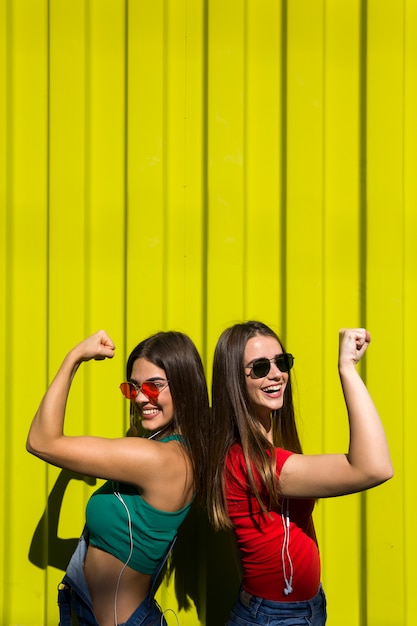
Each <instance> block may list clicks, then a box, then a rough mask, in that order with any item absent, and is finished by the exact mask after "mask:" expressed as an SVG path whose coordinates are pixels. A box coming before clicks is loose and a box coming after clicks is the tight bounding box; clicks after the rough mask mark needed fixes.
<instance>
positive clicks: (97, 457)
mask: <svg viewBox="0 0 417 626" xmlns="http://www.w3.org/2000/svg"><path fill="white" fill-rule="evenodd" d="M114 352H115V346H114V343H113V341H112V340H111V339H110V337H109V336H108V335H107V333H106V332H105V331H98V332H97V333H95V334H94V335H92V336H91V337H88V338H87V339H85V340H84V341H82V342H81V343H79V344H77V345H76V346H75V347H74V348H73V349H72V350H71V351H70V352H69V353H68V354H67V356H66V357H65V358H64V360H63V362H62V365H61V367H60V368H59V370H58V372H57V374H56V376H55V378H54V379H53V381H52V382H51V384H50V386H49V388H48V390H47V391H46V393H45V395H44V397H43V399H42V402H41V403H40V406H39V408H38V410H37V412H36V414H35V417H34V418H33V421H32V424H31V426H30V430H29V434H28V438H27V443H26V448H27V450H28V451H29V452H30V453H31V454H34V455H35V456H37V457H39V458H40V459H42V460H44V461H46V462H48V463H51V464H53V465H56V466H58V467H62V468H64V469H67V470H70V471H74V472H78V473H80V474H85V475H89V476H95V477H97V478H110V479H114V480H120V481H126V482H134V483H138V484H140V483H141V482H143V483H145V484H146V483H147V482H149V480H150V476H151V474H152V472H153V470H154V468H155V467H159V466H160V465H161V464H162V461H163V459H161V458H160V455H161V453H162V451H163V452H165V451H166V448H164V447H163V446H158V445H157V444H156V443H155V442H153V441H148V440H145V439H141V438H137V437H128V438H126V437H122V438H115V439H110V438H103V437H91V436H83V435H81V436H76V437H74V436H66V435H65V433H64V419H65V410H66V404H67V400H68V394H69V392H70V388H71V384H72V381H73V379H74V376H75V374H76V372H77V370H78V368H79V366H80V364H81V363H82V362H83V361H89V360H92V359H95V360H103V359H106V358H112V357H113V356H114ZM165 453H166V452H165Z"/></svg>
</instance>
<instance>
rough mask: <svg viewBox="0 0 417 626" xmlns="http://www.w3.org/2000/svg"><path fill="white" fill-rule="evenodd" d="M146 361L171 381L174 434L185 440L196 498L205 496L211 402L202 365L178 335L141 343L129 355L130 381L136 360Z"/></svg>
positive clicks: (159, 336)
mask: <svg viewBox="0 0 417 626" xmlns="http://www.w3.org/2000/svg"><path fill="white" fill-rule="evenodd" d="M141 357H142V358H145V359H147V360H148V361H150V362H151V363H153V364H154V365H156V366H157V367H160V368H161V369H163V370H164V371H165V374H166V377H167V379H168V380H169V388H170V391H171V396H172V402H173V406H174V419H173V425H172V430H173V431H174V430H176V429H179V430H180V432H181V435H182V436H183V438H184V442H185V449H186V450H187V452H188V454H189V456H190V458H191V462H192V465H193V471H194V484H195V491H196V497H197V499H198V500H204V499H205V495H206V471H207V470H206V465H207V442H206V437H205V432H206V428H207V423H208V419H209V401H208V392H207V383H206V378H205V375H204V369H203V364H202V362H201V358H200V355H199V353H198V352H197V349H196V347H195V345H194V343H193V342H192V340H191V339H190V338H189V337H188V336H187V335H185V334H183V333H181V332H178V331H166V332H159V333H156V334H155V335H152V336H151V337H148V338H147V339H144V340H143V341H141V342H140V343H139V344H138V345H137V346H136V347H135V348H134V349H133V350H132V352H131V353H130V356H129V358H128V360H127V364H126V376H127V380H130V377H131V375H132V368H133V364H134V362H135V361H136V359H139V358H141Z"/></svg>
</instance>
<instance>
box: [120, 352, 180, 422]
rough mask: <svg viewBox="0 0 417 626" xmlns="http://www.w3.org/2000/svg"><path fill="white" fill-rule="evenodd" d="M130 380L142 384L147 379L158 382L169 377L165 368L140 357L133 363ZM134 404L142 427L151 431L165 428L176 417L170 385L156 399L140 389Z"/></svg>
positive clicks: (164, 380) (162, 381) (163, 381)
mask: <svg viewBox="0 0 417 626" xmlns="http://www.w3.org/2000/svg"><path fill="white" fill-rule="evenodd" d="M130 380H131V381H132V382H133V383H135V384H136V385H142V384H143V383H144V382H145V381H146V382H154V383H156V384H158V383H166V381H167V377H166V374H165V370H163V369H161V368H160V367H158V366H157V365H154V364H153V363H151V361H148V359H145V358H144V357H140V358H139V359H136V361H135V362H134V363H133V367H132V374H131V376H130ZM134 404H135V407H136V410H137V412H138V413H139V417H140V420H141V423H142V427H143V428H144V430H147V431H149V432H151V433H152V432H155V431H158V430H160V429H161V428H164V426H166V425H167V424H169V423H170V422H171V421H172V419H173V417H174V404H173V402H172V396H171V390H170V388H169V385H166V386H165V387H164V388H163V389H162V391H161V392H160V393H159V395H158V397H157V398H156V399H149V398H147V397H146V396H145V394H144V393H143V392H142V391H139V392H138V395H137V396H136V398H135V400H134Z"/></svg>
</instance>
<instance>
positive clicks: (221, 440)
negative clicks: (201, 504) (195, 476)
mask: <svg viewBox="0 0 417 626" xmlns="http://www.w3.org/2000/svg"><path fill="white" fill-rule="evenodd" d="M256 335H262V336H266V337H274V338H275V339H276V340H277V341H278V342H279V344H280V345H281V347H282V349H283V351H284V352H285V348H284V346H283V344H282V342H281V340H280V339H279V337H278V336H277V335H276V333H275V332H274V331H273V330H272V329H271V328H269V327H268V326H266V325H265V324H263V323H262V322H256V321H248V322H244V323H241V324H235V325H234V326H232V327H230V328H228V329H226V330H225V331H224V332H223V333H222V335H221V336H220V338H219V341H218V343H217V346H216V349H215V353H214V361H213V380H212V412H211V421H210V446H209V455H208V485H207V492H208V494H207V503H208V504H207V508H208V515H209V518H210V521H211V522H212V523H213V525H214V527H215V528H217V529H219V528H228V527H231V521H230V518H229V515H228V513H227V506H226V500H225V489H224V470H225V461H226V456H227V453H228V451H229V449H230V447H231V446H232V444H233V443H235V442H239V443H240V444H241V446H242V449H243V454H244V458H245V462H246V467H247V472H248V480H249V484H250V487H251V488H252V489H253V491H254V493H255V496H256V498H257V499H258V502H259V504H260V506H261V508H262V510H264V511H266V507H265V504H264V503H263V502H262V500H261V497H260V494H259V489H258V487H257V486H256V483H255V480H254V472H253V470H255V471H256V472H257V473H258V474H259V476H260V479H261V483H262V485H263V486H264V487H265V488H266V489H267V491H268V493H269V498H270V502H269V506H270V507H274V506H276V505H277V504H278V500H279V494H278V485H277V480H276V471H275V446H279V447H282V448H286V449H287V450H291V451H292V452H301V443H300V439H299V437H298V433H297V427H296V423H295V417H294V405H293V399H292V388H291V378H290V375H289V376H288V383H287V386H286V388H285V392H284V402H283V406H282V408H281V409H279V410H278V411H274V412H273V413H272V418H273V421H272V423H273V426H272V434H273V445H272V444H271V443H270V442H269V441H268V439H267V438H266V437H265V435H264V434H263V432H262V430H261V428H260V425H259V422H258V420H257V419H256V418H255V416H254V414H253V410H252V408H251V404H250V400H249V395H248V391H247V386H246V379H245V371H244V353H245V347H246V344H247V342H248V340H249V339H251V338H252V337H255V336H256Z"/></svg>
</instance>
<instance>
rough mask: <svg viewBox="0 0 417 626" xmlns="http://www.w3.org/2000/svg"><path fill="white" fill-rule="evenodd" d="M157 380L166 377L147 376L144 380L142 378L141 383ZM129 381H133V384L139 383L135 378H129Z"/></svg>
mask: <svg viewBox="0 0 417 626" xmlns="http://www.w3.org/2000/svg"><path fill="white" fill-rule="evenodd" d="M157 380H166V378H163V377H162V376H153V377H152V378H147V379H146V380H144V381H143V382H142V384H143V383H154V382H155V381H157ZM130 381H131V382H132V383H135V385H139V384H140V383H139V382H138V381H137V380H136V379H135V378H131V379H130Z"/></svg>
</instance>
